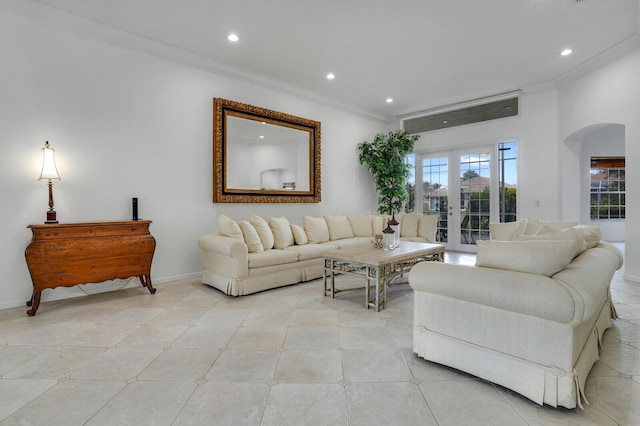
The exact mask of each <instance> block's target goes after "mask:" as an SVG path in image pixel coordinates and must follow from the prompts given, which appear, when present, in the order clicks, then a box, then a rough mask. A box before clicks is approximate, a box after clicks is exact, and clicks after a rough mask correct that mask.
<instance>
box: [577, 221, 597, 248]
mask: <svg viewBox="0 0 640 426" xmlns="http://www.w3.org/2000/svg"><path fill="white" fill-rule="evenodd" d="M574 228H575V229H578V230H581V231H582V233H583V234H584V242H585V246H586V248H587V249H590V248H594V247H595V246H597V245H598V243H599V242H600V239H601V238H602V233H601V231H600V227H599V226H589V225H576V226H574Z"/></svg>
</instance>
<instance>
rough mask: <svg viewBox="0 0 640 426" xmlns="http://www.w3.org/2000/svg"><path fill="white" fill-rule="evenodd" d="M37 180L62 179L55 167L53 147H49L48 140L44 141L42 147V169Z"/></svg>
mask: <svg viewBox="0 0 640 426" xmlns="http://www.w3.org/2000/svg"><path fill="white" fill-rule="evenodd" d="M38 180H57V181H59V180H62V179H60V175H59V174H58V169H57V168H56V158H55V156H54V153H53V148H50V147H49V141H47V142H45V144H44V148H42V171H41V172H40V177H39V178H38Z"/></svg>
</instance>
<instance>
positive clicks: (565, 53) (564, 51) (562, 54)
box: [560, 49, 573, 56]
mask: <svg viewBox="0 0 640 426" xmlns="http://www.w3.org/2000/svg"><path fill="white" fill-rule="evenodd" d="M571 52H573V50H571V49H564V50H563V51H562V52H560V56H567V55H571Z"/></svg>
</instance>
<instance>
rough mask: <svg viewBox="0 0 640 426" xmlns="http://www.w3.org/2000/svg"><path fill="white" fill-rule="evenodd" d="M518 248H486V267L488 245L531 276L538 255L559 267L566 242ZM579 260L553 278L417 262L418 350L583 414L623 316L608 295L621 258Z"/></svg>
mask: <svg viewBox="0 0 640 426" xmlns="http://www.w3.org/2000/svg"><path fill="white" fill-rule="evenodd" d="M501 244H502V245H503V247H504V252H503V253H499V251H500V250H501V248H500V245H501ZM509 244H512V243H511V242H499V243H493V242H485V243H483V242H481V243H480V244H479V246H478V261H480V260H481V257H482V253H481V252H482V249H483V246H485V248H484V250H492V251H493V252H495V254H490V255H491V256H502V257H506V258H508V257H509V256H508V255H506V254H505V253H514V255H513V256H512V257H513V260H512V261H513V263H514V264H515V266H514V268H515V269H518V268H524V269H528V268H532V266H531V262H535V257H536V255H535V254H532V253H535V252H536V251H537V252H539V253H540V256H546V257H547V259H552V261H555V258H556V257H559V253H560V252H553V251H554V250H556V249H557V247H559V246H562V244H563V243H560V242H549V241H541V240H540V241H524V242H523V241H518V242H515V243H513V244H515V247H517V246H520V248H517V249H516V248H512V247H510V246H509ZM547 246H548V247H551V248H548V247H547ZM567 247H568V246H567ZM565 248H566V247H565ZM571 250H573V249H571ZM517 251H520V253H521V254H522V256H520V257H519V256H518V254H517ZM549 251H551V252H552V253H548V252H549ZM518 257H519V258H518ZM571 257H573V256H572V255H569V257H568V258H569V263H568V264H567V265H566V266H565V267H562V269H561V270H560V271H558V272H554V273H549V274H543V273H534V272H533V271H529V272H524V271H517V270H507V269H500V268H498V267H486V266H478V263H476V266H468V265H452V264H443V263H436V262H428V263H422V264H418V265H416V266H415V267H414V268H413V269H412V270H411V272H410V273H409V283H410V285H411V287H412V288H413V289H414V330H413V349H414V352H415V353H416V354H417V355H418V356H420V357H422V358H425V359H427V360H429V361H433V362H436V363H440V364H443V365H447V366H450V367H453V368H456V369H458V370H462V371H465V372H467V373H470V374H472V375H474V376H477V377H480V378H483V379H486V380H488V381H491V382H494V383H496V384H499V385H501V386H504V387H506V388H509V389H512V390H514V391H515V392H518V393H520V394H522V395H524V396H525V397H527V398H529V399H531V400H533V401H535V402H536V403H538V404H541V405H542V404H548V405H551V406H554V407H557V406H563V407H566V408H575V407H576V406H579V407H582V402H583V401H585V399H586V398H585V396H584V387H585V382H586V380H587V375H588V374H589V371H590V370H591V367H592V366H593V364H594V363H595V362H596V361H597V360H598V353H599V349H600V347H601V343H602V336H603V334H604V332H605V330H606V329H607V328H609V327H610V326H611V318H615V317H616V313H615V309H614V308H613V305H612V303H611V296H610V291H609V289H610V283H611V279H612V276H613V274H614V272H615V270H616V269H618V268H620V267H621V266H622V255H621V253H620V252H619V250H617V249H616V248H615V247H614V246H613V245H611V244H608V243H605V242H599V243H597V245H596V246H595V247H593V248H588V249H586V250H584V251H583V252H581V253H580V254H578V255H577V256H576V257H575V258H573V259H571ZM483 262H484V261H483ZM533 269H535V266H534V267H533Z"/></svg>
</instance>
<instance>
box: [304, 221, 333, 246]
mask: <svg viewBox="0 0 640 426" xmlns="http://www.w3.org/2000/svg"><path fill="white" fill-rule="evenodd" d="M302 226H303V227H304V232H305V233H306V234H307V238H308V239H309V244H317V243H326V242H327V241H329V228H328V227H327V222H326V221H325V220H324V218H322V217H311V216H304V217H303V218H302Z"/></svg>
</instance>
